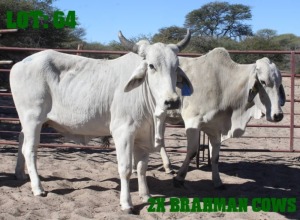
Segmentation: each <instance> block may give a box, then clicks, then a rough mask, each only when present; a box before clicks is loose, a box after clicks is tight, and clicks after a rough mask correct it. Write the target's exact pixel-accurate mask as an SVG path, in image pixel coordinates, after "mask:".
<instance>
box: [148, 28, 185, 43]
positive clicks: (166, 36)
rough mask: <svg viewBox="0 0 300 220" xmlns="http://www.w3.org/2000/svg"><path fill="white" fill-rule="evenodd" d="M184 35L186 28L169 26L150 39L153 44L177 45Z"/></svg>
mask: <svg viewBox="0 0 300 220" xmlns="http://www.w3.org/2000/svg"><path fill="white" fill-rule="evenodd" d="M185 35H186V28H182V27H178V26H170V27H165V28H161V29H159V30H158V33H157V34H155V35H154V36H153V38H152V41H153V42H162V43H177V42H179V41H180V40H182V39H183V38H184V36H185Z"/></svg>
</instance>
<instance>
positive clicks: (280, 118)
mask: <svg viewBox="0 0 300 220" xmlns="http://www.w3.org/2000/svg"><path fill="white" fill-rule="evenodd" d="M273 118H274V121H277V122H278V121H281V120H282V119H283V113H278V114H274V115H273Z"/></svg>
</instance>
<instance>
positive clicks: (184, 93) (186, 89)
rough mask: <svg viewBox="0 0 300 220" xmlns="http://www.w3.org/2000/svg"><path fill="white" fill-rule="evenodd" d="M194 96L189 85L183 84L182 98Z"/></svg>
mask: <svg viewBox="0 0 300 220" xmlns="http://www.w3.org/2000/svg"><path fill="white" fill-rule="evenodd" d="M191 94H192V92H191V89H190V87H189V86H188V84H187V83H183V86H182V89H181V95H182V96H190V95H191Z"/></svg>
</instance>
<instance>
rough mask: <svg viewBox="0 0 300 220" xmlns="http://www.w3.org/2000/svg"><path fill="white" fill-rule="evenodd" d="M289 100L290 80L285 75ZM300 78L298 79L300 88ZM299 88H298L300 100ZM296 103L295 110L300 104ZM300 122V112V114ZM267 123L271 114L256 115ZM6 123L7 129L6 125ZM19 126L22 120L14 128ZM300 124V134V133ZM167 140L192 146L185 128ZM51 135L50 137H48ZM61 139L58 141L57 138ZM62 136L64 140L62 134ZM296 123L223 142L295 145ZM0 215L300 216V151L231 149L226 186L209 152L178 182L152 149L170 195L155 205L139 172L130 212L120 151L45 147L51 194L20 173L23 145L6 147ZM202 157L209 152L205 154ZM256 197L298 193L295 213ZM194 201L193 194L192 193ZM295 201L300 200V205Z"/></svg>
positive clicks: (155, 191)
mask: <svg viewBox="0 0 300 220" xmlns="http://www.w3.org/2000/svg"><path fill="white" fill-rule="evenodd" d="M285 84H286V85H285V88H286V93H287V99H289V89H290V87H289V84H288V83H287V82H285ZM299 85H300V81H297V82H296V86H297V88H299V87H300V86H299ZM299 97H300V92H299V90H298V92H296V99H299ZM298 105H299V104H296V106H295V109H296V112H297V110H298V113H299V109H300V106H298ZM283 110H284V113H285V118H284V120H283V121H282V122H280V123H279V124H281V125H286V124H289V121H290V116H289V111H290V105H289V103H287V104H286V105H285V107H284V108H283ZM295 122H296V124H297V125H300V116H295ZM250 123H252V124H257V123H261V124H265V123H266V121H265V120H260V121H251V122H250ZM1 126H2V127H0V128H1V129H2V130H5V129H6V128H7V127H6V126H7V125H6V124H4V123H3V122H1ZM14 130H16V131H17V130H19V127H17V126H16V127H14ZM299 133H300V131H299V129H295V136H296V137H297V136H298V137H299ZM166 137H167V138H171V139H167V140H166V145H167V146H169V147H171V148H168V149H169V150H176V149H180V150H184V149H185V146H186V141H185V133H184V130H183V129H174V128H172V129H167V132H166ZM0 139H2V140H14V141H16V140H17V136H4V134H3V133H1V138H0ZM46 141H47V140H46ZM58 141H59V140H58ZM55 142H57V140H56V139H55ZM298 142H299V138H296V139H295V140H294V149H296V150H300V143H298ZM289 144H290V143H289V130H288V129H281V128H247V131H246V133H245V135H244V138H239V139H231V140H229V141H226V142H224V143H223V145H222V149H265V150H288V149H289V146H290V145H289ZM0 154H1V162H0V219H5V220H6V219H12V220H14V219H22V220H23V219H122V220H123V219H232V220H233V219H261V220H265V219H266V220H267V219H272V220H278V219H300V185H299V177H300V153H278V152H232V151H222V152H221V153H220V164H219V167H220V174H221V178H222V180H223V182H224V183H225V185H226V189H225V190H216V189H214V188H213V185H212V181H211V171H210V170H209V168H208V167H207V166H206V165H207V154H205V158H204V161H201V163H200V169H196V165H195V160H194V161H193V163H192V164H191V165H190V171H189V173H188V175H187V177H186V182H185V188H175V187H174V186H173V181H172V178H173V176H172V175H168V174H165V173H164V172H163V169H162V163H161V159H160V155H159V154H158V153H154V154H151V157H150V161H149V169H148V172H147V179H148V184H149V189H150V193H151V195H152V196H153V197H155V198H157V197H163V198H165V201H166V206H165V208H166V211H165V212H163V213H161V212H153V213H150V212H148V208H149V203H143V202H141V201H140V199H139V196H138V192H137V190H138V186H137V177H136V176H135V175H132V177H131V185H130V189H131V195H132V199H133V204H134V206H135V209H136V211H137V212H138V215H125V214H124V213H122V212H121V211H120V206H119V194H120V181H119V175H118V172H117V163H116V155H115V151H107V150H106V151H105V150H100V149H94V150H92V149H61V148H57V149H50V148H40V149H39V152H38V171H39V175H40V177H41V180H42V184H43V186H44V188H45V190H46V191H47V192H48V196H47V197H43V198H40V197H34V196H33V195H32V193H31V187H30V182H28V181H19V180H16V179H15V177H14V169H15V163H16V155H17V148H16V146H10V145H1V146H0ZM169 155H170V158H171V161H172V164H173V168H174V170H175V171H177V170H178V169H179V167H180V166H181V164H182V161H183V159H184V156H185V154H181V153H175V152H172V153H169ZM201 156H202V155H201ZM171 197H187V198H200V199H202V198H226V199H228V198H234V199H239V198H246V199H248V206H247V212H199V213H191V212H175V213H173V212H170V198H171ZM255 198H275V199H277V200H281V199H283V198H295V199H296V211H294V212H291V213H289V212H273V211H272V207H271V208H270V211H266V212H264V211H260V212H254V211H253V210H252V201H253V200H254V199H255ZM190 201H192V199H190ZM294 206H295V204H294Z"/></svg>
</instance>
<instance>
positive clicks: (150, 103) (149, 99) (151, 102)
mask: <svg viewBox="0 0 300 220" xmlns="http://www.w3.org/2000/svg"><path fill="white" fill-rule="evenodd" d="M142 91H143V96H144V97H145V105H146V110H147V115H149V116H153V115H154V112H155V99H154V96H153V94H152V92H151V89H150V86H149V82H148V77H146V79H145V82H144V83H143V86H142Z"/></svg>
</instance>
